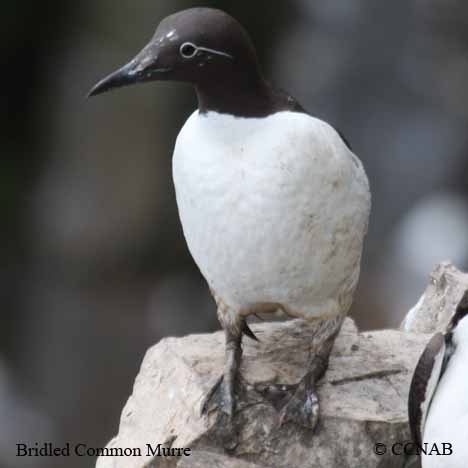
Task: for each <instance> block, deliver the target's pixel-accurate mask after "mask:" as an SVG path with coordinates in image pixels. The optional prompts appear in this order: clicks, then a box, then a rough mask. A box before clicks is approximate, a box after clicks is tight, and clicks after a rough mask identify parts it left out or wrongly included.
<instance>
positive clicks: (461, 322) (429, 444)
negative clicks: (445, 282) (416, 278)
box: [408, 297, 468, 468]
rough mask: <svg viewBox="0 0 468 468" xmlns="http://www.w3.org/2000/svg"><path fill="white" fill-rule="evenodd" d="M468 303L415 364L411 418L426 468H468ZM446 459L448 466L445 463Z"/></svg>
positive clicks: (418, 451)
mask: <svg viewBox="0 0 468 468" xmlns="http://www.w3.org/2000/svg"><path fill="white" fill-rule="evenodd" d="M467 362H468V298H467V297H464V298H463V299H462V300H461V302H460V304H459V305H458V307H457V309H456V312H455V314H454V315H453V317H452V319H451V320H450V322H449V324H448V326H447V328H446V330H445V332H444V333H441V332H438V333H436V334H435V335H434V336H433V337H432V338H431V339H430V340H429V342H428V344H427V345H426V348H425V349H424V351H423V353H422V354H421V357H420V358H419V361H418V363H417V365H416V368H415V371H414V374H413V378H412V381H411V385H410V391H409V397H408V419H409V424H410V429H411V433H412V437H413V441H414V444H416V449H415V450H414V452H415V453H417V454H419V455H420V456H421V462H422V468H436V467H437V468H438V467H440V466H441V465H443V466H444V468H464V467H465V466H466V461H467V460H468V445H467V441H468V373H467ZM442 460H443V461H442Z"/></svg>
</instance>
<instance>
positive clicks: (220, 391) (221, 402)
mask: <svg viewBox="0 0 468 468" xmlns="http://www.w3.org/2000/svg"><path fill="white" fill-rule="evenodd" d="M224 333H225V337H226V349H225V366H224V373H223V375H221V377H220V378H219V379H218V380H217V381H216V383H215V384H214V386H213V387H212V388H211V390H210V391H209V392H208V394H207V395H206V397H205V400H204V402H203V404H202V410H201V412H202V414H206V413H207V412H208V409H209V408H210V406H211V405H212V404H213V405H214V406H215V407H217V408H218V409H219V410H221V411H222V412H223V413H225V414H226V415H227V416H228V418H229V419H232V417H233V415H234V411H235V409H236V387H237V385H238V376H239V368H240V363H241V357H242V347H241V342H242V333H241V332H240V331H239V333H236V332H233V331H232V330H229V329H227V330H225V331H224Z"/></svg>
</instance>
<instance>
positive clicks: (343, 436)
mask: <svg viewBox="0 0 468 468" xmlns="http://www.w3.org/2000/svg"><path fill="white" fill-rule="evenodd" d="M252 328H253V330H254V332H255V333H256V334H257V336H258V337H259V339H260V342H259V343H256V342H253V341H252V340H249V339H244V359H243V366H242V375H243V376H244V377H245V379H246V380H247V381H248V382H249V383H251V384H255V383H269V382H275V383H295V382H297V381H298V380H299V379H300V378H301V377H302V375H303V373H304V369H305V363H306V361H307V359H308V357H309V355H310V353H311V352H312V351H313V348H314V347H315V346H316V345H317V342H316V340H315V339H314V329H313V328H312V327H311V326H310V324H309V325H308V324H307V323H305V322H303V321H301V320H291V321H287V322H282V323H279V322H275V323H261V324H256V325H255V324H254V325H252ZM317 335H319V334H317ZM429 338H430V336H429V335H423V334H414V333H405V332H403V331H397V330H382V331H374V332H365V333H358V331H357V329H356V327H355V325H354V322H353V321H352V320H351V319H349V318H348V319H346V321H345V323H344V325H343V327H342V330H341V333H340V335H339V336H338V338H337V340H336V343H335V346H334V349H333V352H332V355H331V358H330V365H329V369H328V371H327V373H326V375H325V377H324V378H323V380H322V381H321V385H320V387H319V396H320V398H321V422H320V423H319V426H318V428H317V430H316V431H315V433H311V431H308V430H305V429H303V428H301V427H298V426H296V425H294V424H292V423H289V424H286V425H285V426H283V427H282V428H279V427H278V418H277V412H276V410H275V409H274V407H273V406H272V405H271V404H270V403H269V402H268V401H266V400H264V399H263V397H262V396H261V395H260V394H258V393H257V392H255V390H254V389H253V388H251V389H250V390H248V392H247V397H246V400H245V401H243V404H242V405H241V407H240V408H239V411H238V412H237V414H236V418H235V423H236V425H237V426H238V427H239V428H240V434H239V444H238V446H237V447H236V449H235V451H234V452H232V453H229V454H226V453H223V449H222V444H221V442H220V440H219V437H218V436H217V435H218V429H219V426H218V425H219V422H218V420H217V415H216V414H213V413H212V414H209V415H208V417H201V416H200V404H201V401H202V398H203V396H204V395H205V393H206V392H207V391H208V389H209V388H210V387H211V386H212V385H213V384H214V382H215V380H216V379H217V377H218V376H219V375H220V374H221V372H222V369H223V360H224V336H223V334H222V333H221V332H218V333H214V334H206V335H191V336H186V337H184V338H165V339H163V340H162V341H160V342H159V343H158V344H157V345H155V346H154V347H152V348H151V349H150V350H149V351H148V352H147V354H146V356H145V358H144V360H143V364H142V366H141V370H140V373H139V375H138V377H137V378H136V381H135V385H134V389H133V394H132V396H131V397H130V398H129V400H128V402H127V404H126V406H125V408H124V410H123V412H122V416H121V421H120V428H119V433H118V435H117V437H116V438H115V439H114V440H113V441H112V442H111V443H110V444H109V446H108V448H113V449H115V448H118V447H120V448H129V447H130V448H139V449H140V450H141V456H135V457H119V456H115V457H112V456H106V457H101V458H100V459H99V460H98V463H97V465H96V466H97V468H123V467H125V468H143V467H146V468H150V467H152V468H154V467H159V468H161V467H163V466H164V467H176V466H178V467H182V468H188V467H193V468H195V467H201V466H204V467H207V468H209V467H217V466H223V467H231V466H232V467H239V468H255V467H257V468H260V467H263V468H265V467H271V468H277V467H288V468H308V467H310V468H312V467H314V468H325V467H326V468H334V467H340V468H346V467H350V468H355V467H359V468H368V467H369V468H370V467H372V468H375V467H379V468H383V467H385V468H389V467H392V468H398V467H402V466H404V463H405V459H404V457H403V456H400V457H391V456H390V455H389V452H387V455H385V456H378V455H376V454H375V453H374V448H375V444H376V443H380V444H385V446H386V447H387V450H388V451H389V450H390V447H391V445H392V444H393V443H395V442H404V441H406V440H409V430H408V424H407V396H408V390H409V385H410V380H411V377H412V373H413V370H414V367H415V365H416V362H417V360H418V358H419V356H420V354H421V352H422V350H423V348H424V346H425V344H426V342H427V340H428V339H429ZM159 443H161V444H165V447H173V448H184V447H185V448H190V449H191V450H192V451H193V455H191V456H187V457H184V456H183V457H180V458H164V459H163V458H161V457H157V456H152V455H151V454H149V455H148V453H147V444H151V445H152V447H153V448H154V447H156V446H157V444H159ZM207 460H210V461H207ZM163 463H164V464H163Z"/></svg>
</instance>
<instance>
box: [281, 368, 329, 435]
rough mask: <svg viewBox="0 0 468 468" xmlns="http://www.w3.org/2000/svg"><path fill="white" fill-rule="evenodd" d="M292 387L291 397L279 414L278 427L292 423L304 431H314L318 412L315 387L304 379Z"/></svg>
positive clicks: (308, 380)
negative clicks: (304, 429)
mask: <svg viewBox="0 0 468 468" xmlns="http://www.w3.org/2000/svg"><path fill="white" fill-rule="evenodd" d="M294 387H295V389H294V391H293V393H292V395H291V397H290V398H289V399H288V400H287V402H286V403H285V405H284V406H283V407H282V408H281V410H280V412H279V426H280V427H281V426H283V425H284V424H286V423H288V422H292V423H295V424H298V425H299V426H302V427H305V428H306V429H311V430H315V428H316V427H317V424H318V421H319V412H320V405H319V399H318V396H317V392H316V389H315V385H314V384H313V383H312V382H311V381H310V379H309V378H307V377H305V378H303V379H302V380H301V381H300V382H299V383H298V384H297V385H295V386H294Z"/></svg>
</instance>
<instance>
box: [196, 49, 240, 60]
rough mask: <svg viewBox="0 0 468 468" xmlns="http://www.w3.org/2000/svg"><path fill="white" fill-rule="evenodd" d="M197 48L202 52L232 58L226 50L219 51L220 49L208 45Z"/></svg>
mask: <svg viewBox="0 0 468 468" xmlns="http://www.w3.org/2000/svg"><path fill="white" fill-rule="evenodd" d="M197 49H198V50H201V51H203V52H208V53H211V54H215V55H221V56H223V57H227V58H230V59H231V60H233V59H234V57H233V56H232V55H230V54H228V53H227V52H221V51H220V50H215V49H209V48H208V47H197Z"/></svg>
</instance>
